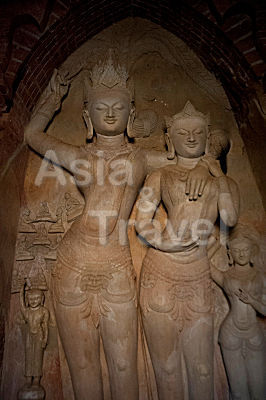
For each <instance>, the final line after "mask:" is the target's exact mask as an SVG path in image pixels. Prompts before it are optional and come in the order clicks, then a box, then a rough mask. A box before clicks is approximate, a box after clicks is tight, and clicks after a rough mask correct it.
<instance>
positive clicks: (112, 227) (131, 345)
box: [25, 58, 208, 400]
mask: <svg viewBox="0 0 266 400" xmlns="http://www.w3.org/2000/svg"><path fill="white" fill-rule="evenodd" d="M127 80H128V75H127V72H126V70H125V68H124V67H122V66H120V65H118V64H117V63H115V62H114V61H113V60H112V59H111V58H109V59H108V60H107V62H103V63H98V64H96V65H95V67H94V68H93V69H92V71H91V85H92V87H88V93H87V95H86V104H85V110H84V120H85V121H86V125H87V128H88V139H92V136H93V135H95V136H96V140H94V141H93V142H92V143H88V144H87V145H86V146H83V147H77V146H73V145H69V144H66V143H63V142H62V141H60V140H58V139H56V138H53V137H51V136H49V135H47V134H44V133H43V130H44V129H45V127H46V126H47V124H48V122H49V121H50V120H51V118H52V116H53V114H54V112H55V111H56V110H57V109H59V107H60V102H61V99H62V97H63V96H64V95H65V94H66V93H67V89H68V82H67V80H66V79H65V78H64V77H62V76H61V75H60V74H59V73H58V72H57V71H55V73H54V75H53V77H52V79H51V82H50V84H49V86H48V88H47V89H46V91H45V92H44V93H43V95H42V97H41V99H40V102H39V104H38V106H37V108H36V110H35V112H34V114H33V116H32V119H31V121H30V123H29V125H28V127H27V128H26V132H25V137H26V140H27V142H28V143H29V145H30V146H31V147H33V148H34V149H35V150H36V151H37V152H39V153H41V154H46V157H49V158H50V160H51V161H52V162H56V163H57V164H60V165H61V166H63V167H64V168H66V169H67V170H68V171H69V172H70V173H72V174H73V175H74V178H75V181H76V184H77V186H78V187H79V189H80V191H81V192H82V194H83V196H84V199H85V207H84V210H83V213H82V214H81V215H80V216H79V217H78V218H76V219H75V221H74V222H73V224H72V226H71V228H70V229H69V231H68V232H67V233H66V235H65V237H64V238H63V239H62V241H61V242H60V244H59V247H58V251H57V262H56V266H55V272H54V275H53V279H52V283H53V299H54V308H55V315H56V322H57V326H58V330H59V335H60V338H61V341H62V344H63V348H64V351H65V354H66V359H67V362H68V366H69V370H70V374H71V380H72V384H73V389H74V395H75V399H76V400H87V399H88V397H90V398H91V399H94V400H100V399H102V398H103V385H102V374H101V364H100V338H101V340H102V343H103V348H104V353H105V358H106V362H107V366H108V371H109V378H110V386H111V394H112V398H113V399H115V400H124V399H125V396H126V398H127V400H136V399H137V398H138V375H137V309H136V288H135V274H134V270H133V265H132V260H131V254H130V249H129V243H128V238H127V222H128V219H129V216H130V213H131V211H132V208H133V205H134V202H135V199H136V197H137V194H138V191H139V189H140V188H141V186H142V184H143V182H144V179H145V176H146V167H147V165H148V157H147V154H146V153H145V152H144V151H142V150H141V149H139V148H137V147H136V146H135V145H134V144H130V143H129V142H128V140H127V138H126V136H125V131H127V135H128V136H132V125H133V121H134V107H133V106H132V97H131V93H130V91H129V89H128V87H127ZM94 132H95V133H94ZM51 149H52V150H54V152H48V153H47V151H48V150H51ZM159 158H160V159H161V158H162V156H161V155H160V157H159ZM165 158H166V157H165ZM79 168H80V169H79ZM84 171H85V172H88V173H87V174H86V173H84ZM204 173H205V177H204V178H203V181H204V182H206V179H207V177H208V169H207V168H205V167H204V166H201V167H198V168H196V169H195V170H193V171H192V173H191V175H190V177H191V185H193V187H194V186H195V185H196V184H197V182H198V181H199V176H200V178H201V177H202V174H203V175H204ZM195 182H196V183H195ZM203 186H204V185H203ZM195 192H196V191H195ZM188 193H190V190H188ZM193 194H194V190H193ZM195 195H196V194H195ZM125 391H126V394H125Z"/></svg>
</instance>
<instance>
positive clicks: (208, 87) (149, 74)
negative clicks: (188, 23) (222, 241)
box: [2, 18, 264, 400]
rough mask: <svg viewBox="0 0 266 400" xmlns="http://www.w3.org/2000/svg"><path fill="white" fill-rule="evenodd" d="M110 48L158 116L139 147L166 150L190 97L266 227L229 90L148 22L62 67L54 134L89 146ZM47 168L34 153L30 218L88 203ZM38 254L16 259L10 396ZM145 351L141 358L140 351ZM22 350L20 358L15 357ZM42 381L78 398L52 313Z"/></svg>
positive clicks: (19, 380)
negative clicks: (87, 96)
mask: <svg viewBox="0 0 266 400" xmlns="http://www.w3.org/2000/svg"><path fill="white" fill-rule="evenodd" d="M110 48H113V49H114V50H115V52H116V54H117V56H118V60H119V62H120V63H124V64H126V65H127V67H128V70H129V75H130V79H131V80H132V81H133V82H134V97H135V104H136V110H137V113H141V112H143V111H145V110H147V109H148V110H152V111H153V113H155V115H156V123H155V124H154V129H153V131H152V132H151V134H150V136H149V137H146V138H138V139H135V142H136V145H139V146H142V147H144V148H146V149H147V151H148V150H149V149H154V150H158V151H166V148H165V141H164V128H165V126H164V125H165V124H164V116H165V115H168V116H169V115H173V114H174V113H176V112H178V111H179V110H181V109H182V108H183V106H184V104H185V102H186V101H187V100H190V101H191V102H192V103H193V104H194V105H195V106H196V108H198V109H199V110H200V111H202V112H204V113H208V112H209V113H210V120H211V128H212V129H214V128H222V129H225V130H226V131H227V132H228V135H229V137H230V141H231V143H232V145H231V149H230V152H229V154H228V157H227V173H228V175H229V176H231V177H232V178H233V179H234V180H235V181H236V182H238V184H239V189H240V196H241V214H242V218H243V219H244V220H245V221H248V222H251V223H253V224H255V225H256V226H257V227H258V228H259V229H262V227H263V223H264V221H263V215H264V214H263V206H262V200H261V196H260V193H259V190H258V187H257V184H256V181H255V178H254V176H253V173H252V169H251V166H250V163H249V160H248V157H247V154H246V149H245V146H244V143H243V141H242V139H241V136H240V134H239V130H238V126H237V124H236V121H235V118H234V114H233V111H232V109H231V106H230V103H229V101H228V98H227V96H226V94H225V92H224V89H223V87H222V86H221V84H220V83H219V82H218V81H217V80H216V78H215V77H214V75H212V74H211V73H210V72H209V71H207V70H206V68H205V67H204V65H203V64H202V62H201V61H200V60H199V58H198V57H197V56H196V55H195V53H194V52H193V51H192V50H191V49H189V48H188V47H187V45H186V44H185V43H184V42H183V41H182V40H181V39H178V38H177V37H176V36H174V35H173V34H171V33H170V32H168V31H166V30H164V29H162V28H161V27H160V26H158V25H156V24H154V23H152V22H150V21H148V20H144V19H140V18H134V19H133V18H129V19H125V20H122V21H121V22H119V23H116V24H114V25H112V26H110V27H109V28H107V29H105V30H103V31H102V32H100V33H99V34H97V35H96V36H94V37H93V38H92V39H90V40H88V41H87V42H86V43H84V44H83V45H82V46H81V47H80V48H78V49H77V50H76V51H75V52H74V53H72V54H71V55H70V56H69V57H68V58H67V60H66V61H65V62H64V63H63V64H62V65H58V66H57V67H58V68H59V69H60V70H65V71H68V72H69V75H70V76H73V80H72V83H71V87H70V90H69V93H68V95H67V97H66V99H65V100H64V102H63V104H62V109H61V110H60V112H59V113H57V115H56V116H55V118H54V119H53V121H52V123H51V124H50V125H49V128H48V131H47V133H48V134H50V135H52V136H54V137H57V138H59V139H61V140H63V141H64V142H66V143H70V144H75V145H79V146H82V145H84V144H85V142H86V127H85V125H84V121H83V119H82V109H83V100H84V78H85V77H86V75H87V74H88V71H89V70H90V69H91V68H92V66H93V65H94V64H95V63H96V62H97V61H98V60H99V59H102V58H103V57H104V56H105V55H106V53H107V51H108V49H110ZM42 163H46V161H43V160H42V158H41V157H39V156H38V155H37V154H35V153H34V152H30V155H29V158H28V162H27V167H26V173H25V179H24V188H23V207H22V208H23V209H24V208H25V207H27V208H28V209H29V210H30V211H31V214H32V215H35V216H36V215H38V213H39V212H40V203H41V202H44V201H45V202H47V204H48V207H49V212H50V214H51V218H52V219H55V218H56V213H57V210H58V207H65V206H66V204H65V197H64V196H65V193H70V194H71V196H73V198H75V199H76V200H77V201H78V202H79V203H80V204H81V205H82V202H83V198H82V197H81V195H80V193H79V192H78V191H77V189H76V187H75V185H74V183H73V180H72V179H71V176H70V175H69V174H68V173H66V172H65V171H62V172H61V173H62V174H63V175H64V184H63V185H62V182H61V183H60V181H59V180H57V179H55V178H47V179H44V180H43V181H42V183H41V184H37V183H36V177H37V176H38V171H39V170H40V167H41V165H43V164H42ZM47 168H50V169H51V171H53V170H54V169H56V168H57V167H56V166H47ZM22 211H23V210H22ZM71 222H72V221H71V218H69V219H68V215H67V212H66V213H65V214H64V217H63V227H64V231H63V232H57V233H56V236H55V233H54V232H53V233H50V232H49V228H50V227H49V226H47V227H46V229H47V238H48V240H49V239H53V240H54V239H55V242H56V241H57V240H60V236H63V235H64V234H65V232H66V230H67V229H68V228H69V226H70V225H71ZM19 230H20V229H18V231H19ZM129 234H130V240H131V250H132V256H133V261H134V264H135V268H136V270H137V272H138V273H139V270H140V267H141V262H142V259H143V256H144V254H145V248H143V246H142V245H140V244H139V243H138V241H137V240H136V238H135V235H134V231H133V229H131V230H130V232H129ZM21 235H22V233H21V232H18V235H17V248H18V243H19V239H20V238H21ZM49 246H50V245H49ZM53 246H54V244H53ZM50 247H51V246H50ZM54 247H56V246H54ZM51 249H52V247H51ZM37 255H38V257H37ZM37 255H36V257H35V259H34V260H33V261H31V260H28V261H27V262H24V261H21V260H17V259H16V260H15V262H14V266H13V278H12V285H11V286H12V287H11V290H12V291H13V294H12V296H11V303H10V312H9V317H10V320H9V326H8V328H7V331H6V343H5V354H4V370H3V385H2V390H3V392H4V393H5V391H7V390H8V392H9V393H10V399H15V398H16V393H17V391H18V389H19V388H20V387H21V386H22V384H23V362H24V348H23V326H21V324H20V323H19V322H18V319H17V316H18V313H19V299H18V293H17V289H18V286H19V282H20V281H19V279H20V278H21V276H23V273H24V271H26V272H27V271H30V270H32V269H33V270H35V272H36V271H39V272H38V273H40V275H43V277H44V278H45V279H46V280H47V284H48V289H49V280H50V274H51V269H52V267H53V262H54V258H53V257H52V256H51V255H50V259H49V257H46V256H47V254H43V253H40V254H37ZM22 263H24V264H23V265H22ZM46 297H47V300H46V301H47V306H48V307H51V300H50V294H49V290H48V292H47V296H46ZM51 314H52V308H51ZM139 351H140V353H141V349H140V350H139ZM15 353H16V357H14V354H15ZM140 359H141V357H140ZM102 360H103V374H104V381H105V398H106V399H109V398H110V394H109V389H108V377H107V371H106V366H105V363H104V359H103V358H102ZM216 362H217V364H216V369H217V370H216V391H217V393H218V396H219V399H223V398H226V396H227V384H226V380H225V375H224V370H223V367H222V362H221V358H220V356H219V354H218V356H217V360H216ZM148 364H149V360H148ZM139 368H140V369H139V371H140V385H141V393H142V394H141V399H143V400H146V399H149V397H148V392H149V389H148V388H147V387H148V386H147V376H146V375H145V373H144V362H143V360H142V361H140V367H139ZM51 371H52V372H53V373H51ZM217 377H220V378H217ZM150 379H151V387H150V390H151V391H153V392H154V391H155V388H154V381H153V378H152V372H151V377H150ZM42 384H43V386H44V387H45V388H46V392H47V398H50V397H52V398H53V399H55V400H57V399H58V400H59V399H60V400H61V399H68V400H70V399H71V398H72V392H71V382H70V379H69V373H68V369H67V364H66V361H65V359H64V354H63V351H62V347H61V345H60V341H59V340H58V337H57V331H56V324H55V320H54V318H53V315H52V316H51V323H50V339H49V345H48V348H47V350H46V353H45V360H44V376H43V379H42ZM155 396H156V395H155Z"/></svg>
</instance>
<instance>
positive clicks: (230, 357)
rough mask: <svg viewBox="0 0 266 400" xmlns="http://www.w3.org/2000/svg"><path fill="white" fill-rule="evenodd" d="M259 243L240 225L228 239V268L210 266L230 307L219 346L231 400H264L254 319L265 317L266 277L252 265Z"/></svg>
mask: <svg viewBox="0 0 266 400" xmlns="http://www.w3.org/2000/svg"><path fill="white" fill-rule="evenodd" d="M258 242H259V237H258V234H257V233H256V232H255V231H254V229H252V227H251V226H245V225H240V224H239V225H238V226H237V227H236V228H235V229H234V230H233V231H232V233H231V235H230V239H229V260H230V263H231V267H230V268H229V269H228V270H227V271H225V272H222V271H220V270H218V269H217V268H215V267H214V265H212V266H211V275H212V278H213V280H214V281H215V282H216V283H217V284H218V285H219V286H221V287H222V288H223V290H224V291H225V293H226V295H227V298H228V300H229V303H230V311H229V313H228V315H227V317H226V318H225V320H224V322H223V323H222V326H221V329H220V335H219V342H220V345H221V348H222V354H223V359H224V363H225V368H226V372H227V376H228V380H229V386H230V390H231V394H232V399H233V400H240V399H241V400H252V399H257V400H264V399H265V398H266V380H265V374H266V346H265V338H264V334H263V331H262V329H261V327H260V326H259V323H258V320H257V318H256V312H258V313H260V314H262V315H266V285H265V282H266V277H265V274H262V273H261V272H260V271H258V270H257V269H256V267H255V265H254V258H255V257H256V255H257V253H258V251H259V248H258Z"/></svg>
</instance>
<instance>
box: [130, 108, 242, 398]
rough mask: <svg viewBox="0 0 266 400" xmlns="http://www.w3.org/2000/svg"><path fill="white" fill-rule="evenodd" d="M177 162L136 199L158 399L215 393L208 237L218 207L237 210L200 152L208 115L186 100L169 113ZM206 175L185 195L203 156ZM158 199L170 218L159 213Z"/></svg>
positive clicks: (233, 215) (154, 176)
mask: <svg viewBox="0 0 266 400" xmlns="http://www.w3.org/2000/svg"><path fill="white" fill-rule="evenodd" d="M167 124H168V132H167V142H168V148H169V150H170V153H171V154H172V155H171V158H172V157H173V156H174V153H176V155H177V163H176V164H175V165H169V166H165V167H164V168H161V169H158V170H157V171H154V172H152V173H151V174H150V176H149V177H148V178H147V180H146V182H145V185H144V188H143V190H142V192H141V195H140V200H139V201H138V203H137V205H138V211H137V221H136V230H137V232H138V233H139V235H140V236H141V237H142V239H144V240H145V242H146V243H148V244H149V246H150V247H149V249H148V251H147V255H146V257H145V259H144V261H143V266H142V272H141V280H140V285H141V288H140V304H141V310H142V316H143V325H144V331H145V334H146V339H147V344H148V347H149V350H150V354H151V360H152V364H153V367H154V371H155V378H156V383H157V389H158V394H159V399H160V400H171V399H172V400H179V399H180V400H183V399H184V398H189V399H190V400H196V399H197V400H198V399H204V400H211V399H213V314H212V290H211V276H210V267H209V261H208V258H207V244H208V238H209V237H210V235H211V232H212V230H213V224H214V223H215V221H216V219H217V217H218V213H220V217H221V218H222V219H223V222H224V223H225V224H226V225H227V226H234V225H235V224H236V222H237V218H238V207H239V205H238V203H239V199H238V197H239V196H238V188H237V186H236V184H235V182H234V181H232V180H231V179H229V178H228V177H226V176H225V175H224V174H223V173H222V171H221V169H220V167H219V164H218V162H217V161H216V160H214V159H212V160H211V159H210V158H209V156H204V153H205V149H206V141H207V136H208V118H207V116H205V115H204V114H202V113H201V112H199V111H197V110H196V109H195V108H194V106H193V105H192V104H191V103H190V102H187V104H186V105H185V107H184V109H183V110H182V111H181V112H180V113H178V114H176V115H174V116H173V118H171V119H170V120H168V121H167ZM203 156H204V157H205V159H206V162H208V164H209V170H210V172H209V179H208V181H207V184H206V187H205V189H204V193H202V191H201V183H200V182H199V183H198V185H199V186H198V188H197V190H198V192H199V194H200V196H199V198H198V199H197V201H193V200H190V199H189V197H188V196H186V195H185V189H186V185H187V181H188V176H189V175H188V174H189V171H190V170H191V168H194V167H195V166H196V165H197V164H198V163H199V161H200V160H201V159H204V157H203ZM160 203H163V205H164V207H165V209H166V211H167V216H168V218H167V224H166V227H165V228H164V229H163V231H162V232H161V230H160V226H159V225H160V224H159V221H157V220H156V210H157V207H158V206H159V205H160Z"/></svg>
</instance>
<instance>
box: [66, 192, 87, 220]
mask: <svg viewBox="0 0 266 400" xmlns="http://www.w3.org/2000/svg"><path fill="white" fill-rule="evenodd" d="M65 208H66V214H67V222H72V221H74V220H75V219H76V218H77V217H78V216H79V215H80V214H81V213H82V211H83V205H82V204H81V203H80V201H79V200H78V199H76V198H75V197H73V196H72V195H71V194H70V193H68V192H67V193H65Z"/></svg>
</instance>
